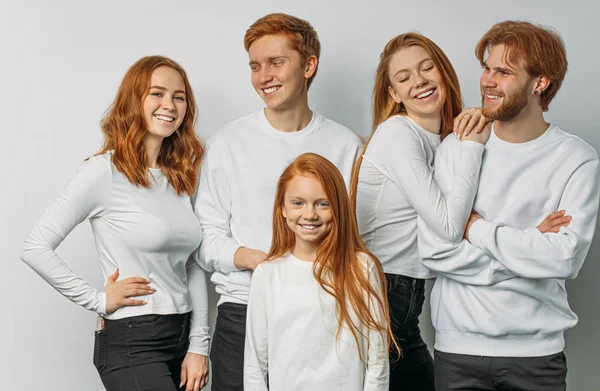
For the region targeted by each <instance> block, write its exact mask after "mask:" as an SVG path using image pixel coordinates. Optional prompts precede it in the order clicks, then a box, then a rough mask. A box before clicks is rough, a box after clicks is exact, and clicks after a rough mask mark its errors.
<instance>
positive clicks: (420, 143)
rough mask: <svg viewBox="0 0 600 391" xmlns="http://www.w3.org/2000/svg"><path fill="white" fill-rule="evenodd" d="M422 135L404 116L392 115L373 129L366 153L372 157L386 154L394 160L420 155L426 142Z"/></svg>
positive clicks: (423, 151)
mask: <svg viewBox="0 0 600 391" xmlns="http://www.w3.org/2000/svg"><path fill="white" fill-rule="evenodd" d="M424 137H426V136H424V135H423V134H422V131H420V130H418V129H417V128H416V127H415V126H414V124H413V123H412V122H411V121H410V120H409V119H407V118H406V117H405V116H399V115H398V116H393V117H390V118H388V119H387V120H385V121H384V122H382V123H381V124H380V125H379V126H378V127H377V128H376V129H375V133H374V134H373V137H372V138H371V141H370V142H369V146H368V147H367V153H366V154H367V155H369V156H371V157H372V158H377V157H378V156H379V157H381V158H383V157H384V156H387V157H388V158H392V159H394V160H395V159H398V158H410V157H414V156H422V155H423V154H424V153H425V148H426V147H425V146H426V144H427V141H426V140H424Z"/></svg>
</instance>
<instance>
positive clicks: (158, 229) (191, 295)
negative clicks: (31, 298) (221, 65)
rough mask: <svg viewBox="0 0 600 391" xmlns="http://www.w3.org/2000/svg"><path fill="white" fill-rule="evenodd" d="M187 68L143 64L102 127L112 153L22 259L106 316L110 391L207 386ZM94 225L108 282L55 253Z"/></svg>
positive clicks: (102, 357) (40, 227)
mask: <svg viewBox="0 0 600 391" xmlns="http://www.w3.org/2000/svg"><path fill="white" fill-rule="evenodd" d="M195 117H196V103H195V101H194V94H193V92H192V88H191V86H190V83H189V81H188V78H187V76H186V73H185V71H184V70H183V68H181V66H179V64H177V63H176V62H174V61H173V60H170V59H168V58H165V57H161V56H152V57H144V58H142V59H140V60H139V61H137V62H136V63H135V64H134V65H133V66H132V67H131V68H130V69H129V70H128V71H127V73H126V74H125V77H124V78H123V81H122V83H121V86H120V87H119V90H118V92H117V96H116V98H115V100H114V102H113V104H112V106H111V107H110V108H109V110H108V111H107V114H106V115H105V117H104V119H103V120H102V129H103V131H104V135H105V141H104V146H103V148H102V150H101V151H100V152H99V153H98V154H96V155H95V156H93V157H91V158H90V159H87V161H86V162H85V163H84V164H83V166H82V168H81V169H80V170H79V172H78V173H77V175H76V176H75V177H74V178H73V179H72V180H71V182H70V183H69V184H68V185H67V186H66V187H65V189H64V190H63V191H62V193H61V194H60V196H59V197H58V198H57V199H56V200H55V201H54V203H52V204H51V205H50V207H49V208H48V209H47V210H46V212H45V213H44V215H43V216H42V217H41V218H40V219H39V220H38V222H37V223H36V225H35V226H34V228H33V230H32V231H31V233H30V234H29V237H28V238H27V239H26V241H25V246H24V248H23V252H22V254H21V258H22V259H23V261H25V262H26V263H27V264H28V265H29V266H31V267H32V268H33V269H34V270H35V271H36V272H37V273H38V274H40V275H41V276H42V277H43V278H44V279H45V280H46V281H48V283H49V284H51V285H52V286H53V287H54V288H55V289H56V290H57V291H59V292H60V293H61V294H63V295H64V296H65V297H67V298H68V299H70V300H71V301H73V302H75V303H76V304H79V305H81V306H83V307H84V308H86V309H88V310H91V311H94V312H96V313H98V314H99V315H100V316H101V317H102V318H101V322H99V327H98V329H97V331H96V340H95V347H94V365H95V366H96V368H97V369H98V372H99V374H100V377H101V379H102V382H103V384H104V386H105V387H106V389H107V390H109V391H110V390H121V389H127V390H132V389H139V388H140V387H141V389H148V388H149V387H153V388H152V389H155V390H173V389H175V388H181V387H182V386H183V385H184V384H185V385H186V386H187V387H185V388H182V389H189V390H192V389H194V390H198V389H199V388H202V387H203V386H204V385H205V384H206V383H207V381H208V358H207V355H208V346H209V334H208V322H207V314H208V299H207V291H206V280H205V278H204V273H203V271H202V269H200V267H199V265H198V264H197V263H196V261H195V259H194V256H193V253H194V252H195V250H196V249H197V248H198V245H199V244H200V240H201V237H202V230H201V227H200V224H199V222H198V220H197V218H196V215H195V214H194V211H193V210H192V204H191V201H190V197H191V196H192V195H193V193H194V191H195V189H196V182H197V179H198V168H199V165H200V162H201V160H202V155H203V152H204V149H203V146H202V144H201V142H200V140H199V139H198V136H196V133H195V131H194V121H195ZM86 219H88V220H89V221H90V224H91V226H92V232H93V234H94V240H95V244H96V248H97V250H98V256H99V258H100V265H101V268H102V272H103V274H104V280H105V281H106V286H105V288H104V290H103V291H99V290H97V289H95V288H93V287H92V286H90V285H89V284H88V283H86V282H85V281H83V280H82V279H81V278H80V277H78V276H77V275H76V274H75V273H74V272H73V271H71V269H70V268H69V267H68V266H67V265H66V263H65V262H64V261H63V260H62V259H61V258H60V257H59V256H58V254H57V253H56V252H55V249H56V247H57V246H58V245H59V244H60V243H61V242H62V241H63V240H64V238H65V237H66V236H67V235H68V234H69V233H70V232H71V230H72V229H73V228H75V226H76V225H78V224H79V223H81V222H82V221H83V220H86Z"/></svg>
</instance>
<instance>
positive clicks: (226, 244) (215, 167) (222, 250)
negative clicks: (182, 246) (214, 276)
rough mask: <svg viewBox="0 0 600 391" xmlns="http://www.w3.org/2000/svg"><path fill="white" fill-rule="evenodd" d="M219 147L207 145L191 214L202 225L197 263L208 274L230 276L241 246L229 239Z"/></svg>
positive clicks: (223, 160) (228, 203)
mask: <svg viewBox="0 0 600 391" xmlns="http://www.w3.org/2000/svg"><path fill="white" fill-rule="evenodd" d="M223 154H224V151H221V148H220V145H219V144H217V143H215V144H210V145H209V146H208V148H207V151H206V154H205V157H204V162H203V163H202V170H201V172H200V182H199V185H198V195H197V197H196V202H195V207H194V210H195V211H196V215H197V216H198V219H199V220H200V224H201V225H202V245H201V246H200V250H199V251H198V252H197V254H198V263H199V264H200V265H201V266H202V267H203V268H204V269H205V270H207V271H216V270H218V271H220V272H223V273H229V272H233V271H238V269H237V268H236V267H235V265H234V263H233V257H234V255H235V252H236V251H237V250H238V249H239V248H240V245H239V244H238V243H237V242H236V241H235V240H234V239H233V238H232V237H231V232H230V229H229V226H230V225H229V219H230V218H231V188H230V186H229V183H228V181H227V175H226V171H225V164H227V158H226V157H224V156H223Z"/></svg>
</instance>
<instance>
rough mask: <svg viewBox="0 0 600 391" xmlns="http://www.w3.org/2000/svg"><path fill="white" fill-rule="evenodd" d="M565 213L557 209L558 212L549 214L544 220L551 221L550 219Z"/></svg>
mask: <svg viewBox="0 0 600 391" xmlns="http://www.w3.org/2000/svg"><path fill="white" fill-rule="evenodd" d="M565 213H567V211H566V210H564V209H562V210H559V211H558V212H554V213H551V214H549V215H548V216H547V217H546V218H545V219H544V220H547V221H551V220H554V219H557V218H559V217H562V216H563V215H564V214H565Z"/></svg>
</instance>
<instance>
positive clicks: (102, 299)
mask: <svg viewBox="0 0 600 391" xmlns="http://www.w3.org/2000/svg"><path fill="white" fill-rule="evenodd" d="M96 313H97V314H98V315H101V316H105V315H106V293H104V292H98V308H96Z"/></svg>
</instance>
